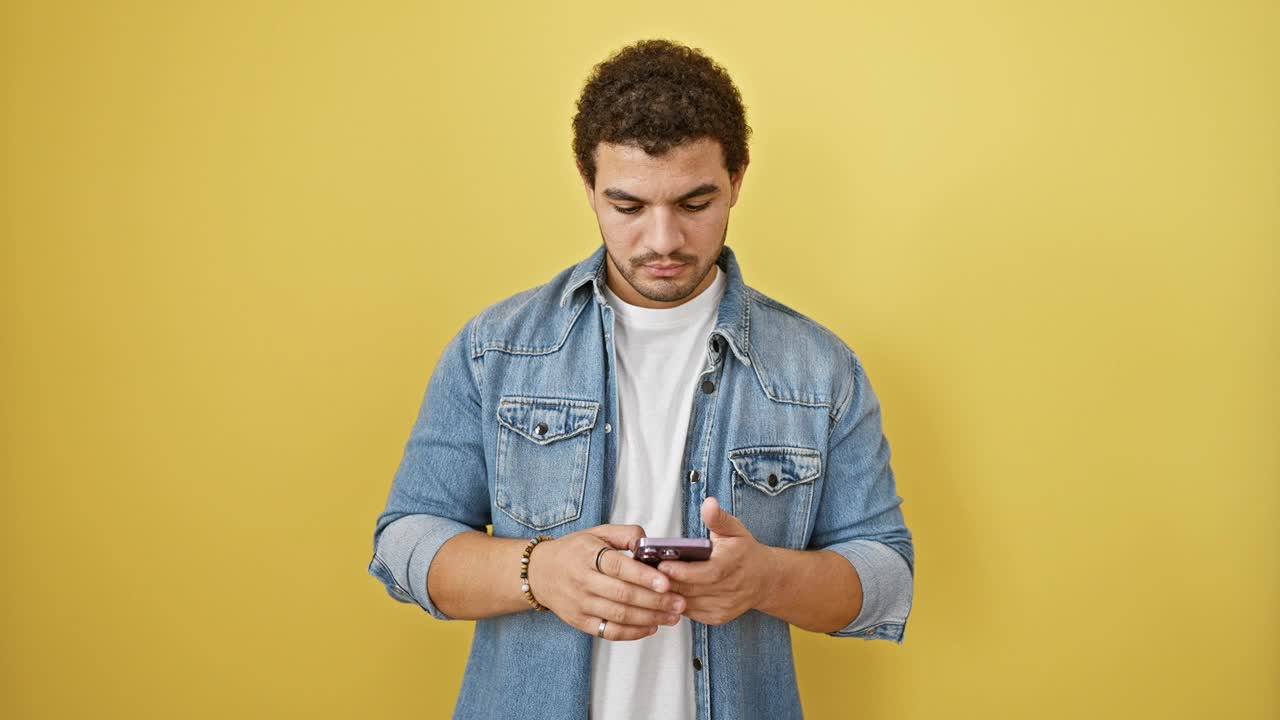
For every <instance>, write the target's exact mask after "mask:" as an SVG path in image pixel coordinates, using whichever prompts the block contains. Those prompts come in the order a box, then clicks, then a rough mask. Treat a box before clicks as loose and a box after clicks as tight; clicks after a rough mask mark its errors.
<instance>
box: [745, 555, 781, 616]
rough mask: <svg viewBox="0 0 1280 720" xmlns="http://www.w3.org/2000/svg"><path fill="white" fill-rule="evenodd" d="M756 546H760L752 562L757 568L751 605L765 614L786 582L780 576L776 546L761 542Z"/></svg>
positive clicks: (776, 600) (779, 561)
mask: <svg viewBox="0 0 1280 720" xmlns="http://www.w3.org/2000/svg"><path fill="white" fill-rule="evenodd" d="M757 547H759V548H760V550H759V552H758V553H757V557H756V561H755V562H754V563H752V564H753V565H755V567H756V568H757V572H758V575H757V581H756V582H755V583H754V585H755V588H756V593H755V598H753V599H752V602H751V607H752V609H753V610H759V611H760V612H762V613H765V614H766V615H768V614H771V613H770V612H769V611H770V609H772V608H773V607H774V606H775V605H777V602H778V593H779V592H782V589H783V588H785V587H786V583H785V582H784V581H783V578H782V568H783V563H782V558H781V557H779V553H780V551H779V550H778V548H775V547H770V546H769V545H765V544H763V543H761V544H760V545H758V546H757Z"/></svg>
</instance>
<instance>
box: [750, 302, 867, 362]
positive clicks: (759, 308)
mask: <svg viewBox="0 0 1280 720" xmlns="http://www.w3.org/2000/svg"><path fill="white" fill-rule="evenodd" d="M747 292H748V293H750V295H751V309H750V310H749V312H750V313H751V318H750V327H751V336H752V337H751V347H752V350H760V351H768V350H770V349H774V348H777V349H780V350H783V351H784V352H786V353H788V354H791V353H795V352H797V351H800V350H802V349H807V350H810V351H811V352H812V353H813V354H817V355H823V356H832V357H834V356H844V355H849V356H852V355H854V352H853V348H851V347H850V346H849V344H848V343H846V342H845V341H844V339H842V338H841V337H840V336H839V335H837V334H836V333H835V332H834V331H832V330H831V329H830V328H828V327H827V326H825V325H823V324H822V323H820V322H818V321H817V320H814V319H813V318H811V317H809V316H808V315H806V314H804V313H802V312H800V311H799V310H796V309H795V308H792V307H791V306H789V305H787V304H785V303H783V302H781V301H779V300H777V299H774V298H771V297H769V296H768V295H765V294H764V293H762V292H760V291H759V290H757V289H755V288H752V287H748V288H747ZM797 341H798V342H801V343H804V347H803V348H797V347H795V346H791V347H786V345H787V343H789V342H797Z"/></svg>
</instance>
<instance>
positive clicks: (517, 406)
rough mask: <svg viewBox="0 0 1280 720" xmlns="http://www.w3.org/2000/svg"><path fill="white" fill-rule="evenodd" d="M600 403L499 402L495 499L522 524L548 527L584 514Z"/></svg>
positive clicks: (553, 400) (555, 400)
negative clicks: (584, 497)
mask: <svg viewBox="0 0 1280 720" xmlns="http://www.w3.org/2000/svg"><path fill="white" fill-rule="evenodd" d="M599 409H600V403H597V402H591V401H588V400H568V399H561V398H529V397H504V398H501V399H500V400H499V402H498V443H497V467H496V468H495V476H496V477H495V492H494V502H495V504H496V505H497V506H498V509H499V510H501V511H502V512H504V513H506V514H507V515H509V516H510V517H511V519H513V520H515V521H516V522H518V523H521V524H523V525H525V526H527V527H529V528H532V529H534V530H545V529H547V528H550V527H554V526H556V525H561V524H563V523H566V522H570V521H572V520H576V519H577V518H578V517H579V516H580V515H581V514H582V498H583V492H584V491H585V490H586V483H587V462H588V460H589V456H590V450H591V432H590V430H591V428H593V427H595V424H596V413H597V412H598V411H599Z"/></svg>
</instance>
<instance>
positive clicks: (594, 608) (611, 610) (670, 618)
mask: <svg viewBox="0 0 1280 720" xmlns="http://www.w3.org/2000/svg"><path fill="white" fill-rule="evenodd" d="M582 611H583V612H585V613H586V614H588V615H594V616H596V617H599V618H601V619H603V620H608V621H609V622H611V623H618V624H620V625H634V626H637V627H647V626H649V625H675V624H676V623H678V622H680V613H669V612H663V611H661V610H649V609H647V608H641V607H635V606H634V605H623V604H621V603H616V602H613V601H612V600H606V599H604V598H602V597H599V596H597V595H592V596H589V597H588V598H587V600H586V602H584V603H583V604H582Z"/></svg>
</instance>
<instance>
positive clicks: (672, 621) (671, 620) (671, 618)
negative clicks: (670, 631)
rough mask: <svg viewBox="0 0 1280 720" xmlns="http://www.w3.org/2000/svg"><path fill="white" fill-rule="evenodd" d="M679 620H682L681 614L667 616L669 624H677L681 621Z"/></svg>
mask: <svg viewBox="0 0 1280 720" xmlns="http://www.w3.org/2000/svg"><path fill="white" fill-rule="evenodd" d="M679 621H680V616H679V615H668V616H667V624H668V625H675V624H676V623H677V622H679Z"/></svg>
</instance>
